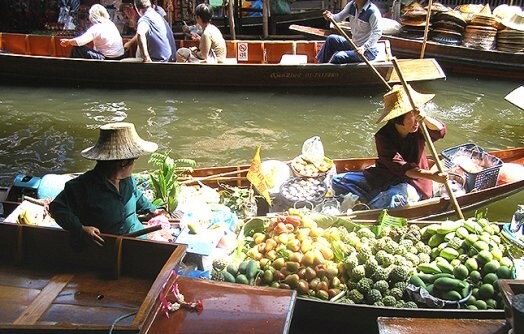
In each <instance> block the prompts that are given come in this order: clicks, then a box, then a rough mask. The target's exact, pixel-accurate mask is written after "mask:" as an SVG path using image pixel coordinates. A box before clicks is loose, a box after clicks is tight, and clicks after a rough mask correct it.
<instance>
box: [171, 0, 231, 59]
mask: <svg viewBox="0 0 524 334" xmlns="http://www.w3.org/2000/svg"><path fill="white" fill-rule="evenodd" d="M195 16H196V22H197V24H198V25H200V26H201V27H202V31H203V33H202V37H201V36H199V35H198V34H196V33H191V39H192V40H194V41H198V42H199V46H198V48H195V47H194V48H180V49H178V51H177V62H190V63H195V62H204V63H210V64H211V63H224V62H225V60H226V54H227V48H226V41H225V40H224V37H223V36H222V33H221V32H220V30H219V29H218V28H217V27H216V26H215V25H213V24H212V23H211V18H212V17H213V7H211V6H210V5H208V4H206V3H201V4H199V5H198V6H197V7H196V8H195Z"/></svg>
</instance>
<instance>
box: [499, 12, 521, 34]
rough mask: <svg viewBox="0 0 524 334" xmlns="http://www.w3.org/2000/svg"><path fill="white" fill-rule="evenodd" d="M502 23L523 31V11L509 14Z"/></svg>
mask: <svg viewBox="0 0 524 334" xmlns="http://www.w3.org/2000/svg"><path fill="white" fill-rule="evenodd" d="M502 24H503V25H505V26H506V27H508V28H510V29H513V30H519V31H524V12H520V13H515V14H513V15H511V16H510V17H508V18H507V19H506V20H504V21H502Z"/></svg>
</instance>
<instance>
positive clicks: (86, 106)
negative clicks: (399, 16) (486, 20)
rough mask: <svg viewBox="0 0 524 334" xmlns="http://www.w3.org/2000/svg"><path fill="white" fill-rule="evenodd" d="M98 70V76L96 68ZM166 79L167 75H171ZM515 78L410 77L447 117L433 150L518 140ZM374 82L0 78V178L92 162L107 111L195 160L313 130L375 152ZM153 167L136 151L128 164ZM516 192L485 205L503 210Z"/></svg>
mask: <svg viewBox="0 0 524 334" xmlns="http://www.w3.org/2000/svg"><path fill="white" fill-rule="evenodd" d="M101 79H103V76H101ZM173 80H176V78H173ZM522 84H523V83H522V82H520V83H519V82H512V81H505V80H492V79H491V80H485V79H484V80H481V79H476V78H470V77H462V76H451V77H448V78H447V80H441V81H434V82H428V83H419V84H416V85H414V88H415V89H416V90H417V91H419V92H421V93H435V94H436V96H435V98H434V99H433V100H432V101H431V102H430V103H428V105H427V110H428V113H429V114H430V115H432V116H434V117H437V118H440V119H441V120H443V121H444V122H445V123H446V124H447V125H448V135H447V136H446V138H444V139H443V140H441V141H438V142H436V143H435V146H436V148H437V150H438V151H442V150H443V149H445V148H448V147H452V146H456V145H460V144H463V143H467V142H472V143H476V144H477V145H479V146H480V147H482V148H484V149H486V150H496V149H505V148H511V147H516V146H523V145H524V111H522V110H520V109H519V108H517V107H515V106H513V105H512V104H510V103H509V102H507V101H505V100H504V96H505V95H506V94H508V93H509V92H510V91H511V90H513V89H515V88H517V87H518V86H520V85H522ZM384 93H385V91H384V90H382V89H381V87H374V88H373V87H372V88H370V87H365V88H364V87H357V88H353V87H346V88H342V87H335V88H322V89H318V88H308V89H303V88H300V89H299V88H292V89H290V88H285V89H281V88H278V89H277V88H273V89H272V88H267V89H238V88H221V89H208V88H205V89H198V90H197V89H180V90H169V91H168V90H165V91H164V90H138V89H137V90H119V89H111V90H107V89H105V90H96V89H80V88H43V87H10V86H1V88H0V119H1V122H0V152H1V154H0V184H2V185H8V184H10V183H12V181H13V179H14V177H15V176H16V175H17V174H26V175H36V176H42V175H44V174H47V173H69V172H81V171H85V170H87V169H89V168H91V167H93V165H94V163H93V162H92V161H89V160H85V159H83V158H82V157H81V156H80V151H81V150H82V149H84V148H86V147H89V146H91V145H93V144H94V143H95V141H96V139H97V137H98V130H97V127H98V126H100V125H101V124H104V123H107V122H114V121H128V122H132V123H134V124H135V125H136V127H137V130H138V132H139V134H140V135H141V136H142V137H143V138H144V139H146V140H151V141H154V142H156V143H158V144H159V146H160V151H161V152H166V151H170V152H171V154H172V156H173V157H176V158H191V159H194V160H196V161H197V163H198V167H206V166H216V165H231V164H248V163H250V161H251V158H252V157H253V154H254V152H255V149H256V147H257V146H258V145H261V147H262V149H261V156H262V159H263V160H264V159H279V160H289V159H292V158H293V157H295V156H297V155H298V154H300V152H301V148H302V144H303V142H304V140H306V139H308V138H310V137H312V136H320V137H321V139H322V142H323V144H324V149H325V153H326V155H327V156H328V157H330V158H333V159H334V158H353V157H369V156H374V155H376V152H375V147H374V143H373V134H374V133H375V132H376V131H377V130H378V129H379V127H380V125H378V124H376V123H375V121H376V119H377V118H378V116H379V115H380V114H381V112H382V110H383V94H384ZM148 168H153V166H151V165H149V164H148V162H147V158H146V157H143V158H141V159H139V160H138V162H137V167H136V169H135V170H136V171H139V170H145V169H148ZM517 204H524V192H521V193H519V194H517V195H514V196H512V197H510V198H509V199H507V200H504V201H501V202H498V203H497V204H495V205H491V206H490V207H489V208H488V217H489V218H490V219H492V220H508V219H510V218H511V215H512V214H513V212H514V211H515V209H516V205H517Z"/></svg>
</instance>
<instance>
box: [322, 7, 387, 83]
mask: <svg viewBox="0 0 524 334" xmlns="http://www.w3.org/2000/svg"><path fill="white" fill-rule="evenodd" d="M329 20H330V21H331V23H333V26H334V27H335V28H336V29H337V31H338V32H339V33H340V34H341V35H342V36H344V38H345V39H346V41H348V43H349V45H351V47H352V48H353V49H354V50H355V51H356V52H357V53H358V55H359V56H360V58H362V60H364V61H365V62H366V64H367V65H368V66H369V68H370V69H371V70H372V71H373V73H375V75H376V76H377V77H378V78H380V80H381V81H382V83H383V84H384V85H385V86H386V87H387V88H388V89H389V90H391V86H390V85H389V84H388V82H387V81H386V79H384V78H383V77H382V76H381V75H380V73H378V71H377V69H376V68H375V66H373V64H371V62H370V61H369V60H368V59H367V58H366V57H365V56H364V54H363V53H362V52H360V50H359V49H358V47H357V46H356V45H355V43H354V42H353V41H352V40H351V38H349V36H348V35H347V34H346V32H345V31H344V30H343V29H342V28H341V27H340V26H339V25H338V23H337V22H336V21H335V20H334V19H333V18H332V17H330V18H329Z"/></svg>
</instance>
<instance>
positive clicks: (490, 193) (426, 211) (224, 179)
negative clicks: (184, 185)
mask: <svg viewBox="0 0 524 334" xmlns="http://www.w3.org/2000/svg"><path fill="white" fill-rule="evenodd" d="M489 153H491V154H492V155H494V156H496V157H498V158H499V159H501V160H502V161H503V162H511V163H517V164H520V165H524V147H519V148H515V149H507V150H500V151H493V152H489ZM375 159H376V158H355V159H335V160H334V163H335V165H336V169H337V173H343V172H347V171H359V170H362V169H364V168H366V167H368V166H371V165H373V164H374V163H375ZM430 160H431V158H430ZM248 168H249V166H248V165H243V166H229V167H212V168H204V169H197V170H195V171H194V172H193V174H192V177H193V178H195V179H197V180H198V179H199V178H202V182H204V183H206V184H208V185H210V186H213V187H218V186H219V183H222V184H224V183H226V184H230V185H235V186H248V181H247V179H246V178H245V176H246V174H247V169H248ZM224 173H227V175H226V176H220V175H223V174H224ZM214 175H218V177H214ZM522 189H524V180H521V181H518V182H513V183H508V184H504V185H499V186H495V187H492V188H487V189H483V190H480V191H474V192H470V193H467V194H464V195H460V196H457V201H458V203H459V205H460V207H461V208H462V210H463V211H466V210H473V209H476V208H479V207H482V206H486V205H488V204H491V203H494V202H496V201H498V200H501V199H503V198H506V197H508V196H510V195H513V194H516V193H518V192H520V191H522ZM262 204H263V203H262ZM381 211H382V210H380V209H375V210H357V211H353V213H352V214H351V218H353V219H357V220H376V219H377V218H378V215H379V214H380V212H381ZM388 213H389V214H390V215H392V216H397V217H405V218H408V219H410V220H429V219H436V218H443V217H447V216H452V215H454V214H455V209H454V207H453V204H452V203H451V201H450V199H449V198H448V197H435V198H431V199H427V200H422V201H419V202H417V203H415V204H411V205H407V206H405V207H400V208H395V209H389V210H388Z"/></svg>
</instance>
